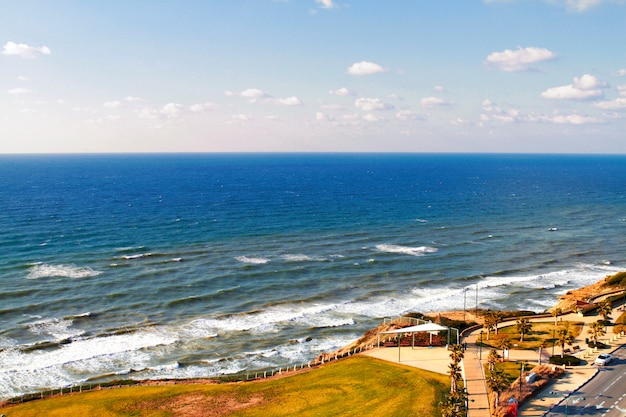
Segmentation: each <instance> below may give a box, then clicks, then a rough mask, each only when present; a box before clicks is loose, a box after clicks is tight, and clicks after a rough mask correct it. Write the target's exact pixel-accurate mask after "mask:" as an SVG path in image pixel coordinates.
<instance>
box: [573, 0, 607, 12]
mask: <svg viewBox="0 0 626 417" xmlns="http://www.w3.org/2000/svg"><path fill="white" fill-rule="evenodd" d="M566 3H567V8H568V9H570V10H575V11H577V12H584V11H585V10H587V9H589V8H591V7H593V6H597V5H598V4H600V3H602V0H567V1H566Z"/></svg>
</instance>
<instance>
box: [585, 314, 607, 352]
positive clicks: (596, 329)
mask: <svg viewBox="0 0 626 417" xmlns="http://www.w3.org/2000/svg"><path fill="white" fill-rule="evenodd" d="M587 333H589V334H591V338H592V339H593V344H594V346H597V345H598V338H599V337H602V336H604V335H605V332H604V323H602V321H601V320H598V321H594V322H593V323H591V324H590V325H589V330H587Z"/></svg>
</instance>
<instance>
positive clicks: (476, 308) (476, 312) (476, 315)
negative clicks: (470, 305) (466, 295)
mask: <svg viewBox="0 0 626 417" xmlns="http://www.w3.org/2000/svg"><path fill="white" fill-rule="evenodd" d="M474 317H478V284H476V306H475V308H474Z"/></svg>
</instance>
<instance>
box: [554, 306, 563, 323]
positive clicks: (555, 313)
mask: <svg viewBox="0 0 626 417" xmlns="http://www.w3.org/2000/svg"><path fill="white" fill-rule="evenodd" d="M561 313H563V311H562V310H561V309H560V308H555V309H554V310H552V315H553V316H554V325H555V326H556V325H557V318H558V317H559V316H560V315H561Z"/></svg>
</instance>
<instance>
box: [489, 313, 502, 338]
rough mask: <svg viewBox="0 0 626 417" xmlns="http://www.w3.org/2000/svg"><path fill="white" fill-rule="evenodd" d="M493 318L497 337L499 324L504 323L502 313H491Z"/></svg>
mask: <svg viewBox="0 0 626 417" xmlns="http://www.w3.org/2000/svg"><path fill="white" fill-rule="evenodd" d="M491 315H492V316H493V328H494V329H495V331H496V335H497V334H498V324H500V323H502V313H501V312H499V311H494V312H493V313H491Z"/></svg>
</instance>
